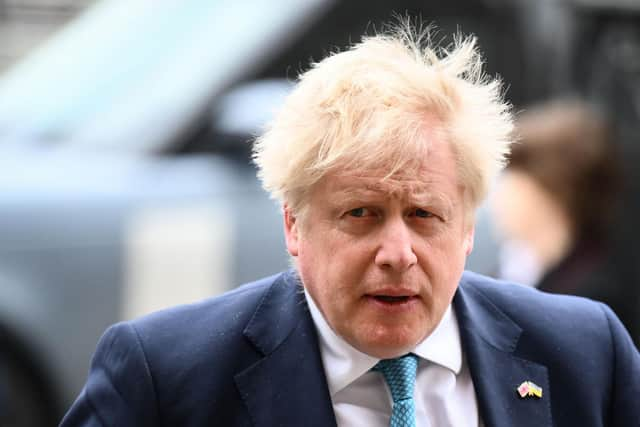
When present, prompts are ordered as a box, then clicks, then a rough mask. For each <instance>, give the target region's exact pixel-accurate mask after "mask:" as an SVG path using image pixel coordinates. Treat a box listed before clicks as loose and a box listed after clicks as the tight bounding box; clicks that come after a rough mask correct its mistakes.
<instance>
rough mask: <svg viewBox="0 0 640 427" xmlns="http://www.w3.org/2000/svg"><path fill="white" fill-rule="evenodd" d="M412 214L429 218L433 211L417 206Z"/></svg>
mask: <svg viewBox="0 0 640 427" xmlns="http://www.w3.org/2000/svg"><path fill="white" fill-rule="evenodd" d="M414 215H415V216H417V217H418V218H431V217H433V216H435V215H434V214H433V213H431V212H429V211H427V210H424V209H420V208H417V209H416V210H415V212H414Z"/></svg>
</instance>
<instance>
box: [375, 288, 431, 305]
mask: <svg viewBox="0 0 640 427" xmlns="http://www.w3.org/2000/svg"><path fill="white" fill-rule="evenodd" d="M365 297H366V298H367V299H368V300H369V301H371V302H372V303H374V304H375V305H377V306H379V307H387V308H393V307H396V308H400V307H408V306H410V305H412V303H414V302H417V300H418V299H419V298H420V296H419V295H418V294H416V293H414V292H412V291H410V290H408V289H381V290H379V291H376V292H375V293H370V294H367V295H366V296H365Z"/></svg>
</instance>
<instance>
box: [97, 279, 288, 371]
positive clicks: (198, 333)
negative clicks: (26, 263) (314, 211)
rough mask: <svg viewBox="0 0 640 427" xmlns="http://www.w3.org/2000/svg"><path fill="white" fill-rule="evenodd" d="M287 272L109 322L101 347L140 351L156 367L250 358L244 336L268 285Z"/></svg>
mask: <svg viewBox="0 0 640 427" xmlns="http://www.w3.org/2000/svg"><path fill="white" fill-rule="evenodd" d="M284 274H285V273H280V274H277V275H274V276H270V277H266V278H263V279H260V280H258V281H255V282H251V283H248V284H245V285H242V286H240V287H238V288H236V289H234V290H232V291H229V292H227V293H225V294H222V295H220V296H217V297H212V298H208V299H205V300H202V301H199V302H195V303H192V304H184V305H178V306H175V307H171V308H168V309H164V310H160V311H157V312H154V313H151V314H148V315H146V316H143V317H140V318H137V319H133V320H130V321H125V322H120V323H118V324H115V325H113V326H111V327H110V328H109V329H108V330H107V331H106V332H105V334H104V335H103V337H102V338H101V342H100V344H99V350H100V349H109V351H110V352H127V353H131V352H132V349H135V352H136V353H139V355H140V356H141V357H142V358H143V359H144V360H145V363H146V364H149V365H150V368H152V369H153V370H154V371H156V372H160V373H163V372H165V371H167V372H168V371H171V370H172V369H173V366H174V365H176V364H188V365H198V364H203V365H204V364H210V363H212V362H213V363H215V362H219V363H222V362H223V361H224V360H226V359H230V358H231V357H239V356H240V357H239V359H238V361H240V359H242V357H241V356H242V355H247V357H251V356H252V355H253V354H254V351H253V349H252V347H251V346H250V345H249V344H248V343H247V341H246V339H245V338H244V336H243V331H244V328H245V327H246V325H247V324H248V323H249V322H250V320H251V318H252V316H253V315H254V313H255V312H256V310H257V308H258V307H259V306H260V303H261V301H262V300H263V299H264V298H265V295H267V294H268V293H269V289H270V288H271V287H272V286H273V285H274V284H275V283H276V282H278V280H279V279H280V278H281V277H283V275H284Z"/></svg>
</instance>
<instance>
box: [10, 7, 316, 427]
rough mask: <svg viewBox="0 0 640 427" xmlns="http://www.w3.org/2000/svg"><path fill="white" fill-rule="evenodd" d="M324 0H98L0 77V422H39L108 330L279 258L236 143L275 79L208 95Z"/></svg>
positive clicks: (268, 102)
mask: <svg viewBox="0 0 640 427" xmlns="http://www.w3.org/2000/svg"><path fill="white" fill-rule="evenodd" d="M325 3H326V2H324V1H308V0H303V1H295V2H293V3H292V2H286V4H284V2H280V3H278V2H275V3H274V2H271V1H268V0H267V1H260V0H256V1H252V2H251V7H250V8H247V7H246V5H240V4H238V3H237V2H236V3H233V2H231V3H229V2H211V1H208V0H202V1H189V2H182V1H169V2H161V3H158V2H148V1H130V0H126V1H121V0H113V1H104V2H99V3H97V4H96V6H95V7H93V8H91V9H89V10H88V11H87V12H86V13H84V14H83V15H82V16H80V17H79V18H78V19H77V20H75V21H74V22H72V23H71V24H70V25H69V26H68V27H66V28H64V29H63V30H62V31H61V32H60V33H59V34H58V35H56V36H55V37H54V38H53V39H52V40H51V41H49V42H48V43H46V44H45V45H44V46H43V47H42V48H41V49H40V50H39V51H36V52H35V53H34V54H33V55H31V56H29V57H28V58H27V59H26V60H25V61H24V62H22V63H20V64H18V65H17V66H16V67H14V68H12V69H11V70H9V72H8V73H7V74H6V75H4V76H2V78H1V79H0V170H1V171H2V175H1V177H0V212H2V213H1V214H0V235H1V236H2V238H1V239H0V353H1V354H2V356H3V357H2V360H3V361H4V362H5V363H4V366H3V367H4V368H5V369H2V371H1V372H2V373H3V374H4V375H2V374H0V375H1V377H0V385H2V386H4V387H0V390H2V391H3V392H4V391H6V393H2V394H1V396H2V397H3V401H2V403H3V405H2V409H3V413H2V416H3V417H5V418H2V422H0V424H2V425H3V426H48V425H55V424H56V423H57V421H58V419H59V418H60V417H61V415H62V412H63V411H64V410H65V409H66V408H67V407H68V406H69V405H70V404H71V402H72V400H73V399H74V398H75V396H76V395H77V394H78V392H79V391H80V388H81V386H82V384H83V383H84V381H85V378H86V372H87V370H88V364H89V361H90V358H91V354H92V353H93V351H94V348H95V344H96V342H97V339H98V338H99V336H100V334H101V333H102V332H103V331H104V329H105V328H106V327H107V326H108V325H109V324H112V323H114V322H117V321H119V320H122V319H129V318H132V317H134V316H138V315H141V314H144V313H147V312H149V311H152V310H156V309H159V308H162V307H166V306H168V305H173V304H177V303H182V302H189V301H193V300H197V299H200V298H203V297H206V296H210V295H215V294H217V293H221V292H223V291H225V290H228V289H230V288H231V287H232V286H234V285H237V284H240V283H243V282H247V281H250V280H252V279H255V278H258V277H261V276H264V275H267V274H270V273H273V272H275V271H278V270H282V269H284V268H286V267H287V265H288V259H287V255H286V251H285V248H284V239H283V237H282V231H281V228H282V225H281V220H280V213H279V211H278V207H277V206H276V204H275V203H274V202H273V201H271V200H269V199H268V196H267V195H266V193H264V191H263V190H262V189H261V187H260V185H259V183H258V181H257V179H256V177H255V170H254V168H253V167H252V165H251V163H250V161H249V155H248V154H249V147H250V145H249V142H248V141H249V139H250V137H251V136H252V134H254V133H257V132H258V131H259V128H260V126H261V125H262V124H263V123H264V121H265V120H266V118H267V117H268V116H269V113H270V110H271V109H273V108H275V107H276V106H277V104H278V100H279V99H280V98H281V97H282V96H283V95H284V94H285V93H286V91H287V90H288V87H289V83H287V82H286V81H284V80H278V81H274V80H266V81H258V82H253V83H248V82H245V83H244V84H242V85H240V86H238V87H236V88H235V89H234V90H233V91H229V92H226V93H224V94H223V92H224V91H225V90H226V89H228V88H229V86H230V85H231V84H232V83H235V82H237V81H238V80H240V79H241V78H242V77H245V76H246V74H245V73H250V72H251V70H252V69H254V68H255V67H257V66H258V65H260V64H261V63H262V62H263V61H265V60H267V59H268V58H269V57H270V56H271V55H274V54H275V52H278V51H279V50H280V49H282V48H283V47H284V46H286V41H287V38H286V36H288V35H291V34H295V33H296V31H298V30H299V28H301V26H304V25H306V24H307V23H308V22H309V20H310V19H313V17H314V16H315V15H316V14H317V13H318V12H319V10H320V9H321V8H322V7H323V5H324V4H325ZM212 23H215V25H212ZM239 105H241V108H239ZM202 121H207V122H209V123H210V129H213V130H215V135H213V133H212V132H209V133H208V134H207V137H206V138H203V137H202V135H199V134H198V132H197V130H195V129H193V124H194V123H196V122H198V123H199V122H202ZM214 136H215V137H214ZM203 139H206V141H205V144H207V145H209V146H210V147H208V149H207V151H208V153H192V152H189V151H192V150H188V149H185V148H184V147H185V146H188V145H189V144H191V143H192V142H193V141H195V140H199V141H202V140H203ZM4 409H6V411H4Z"/></svg>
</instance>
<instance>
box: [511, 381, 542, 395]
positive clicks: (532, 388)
mask: <svg viewBox="0 0 640 427" xmlns="http://www.w3.org/2000/svg"><path fill="white" fill-rule="evenodd" d="M517 390H518V394H519V395H520V397H521V398H523V399H524V398H525V397H537V398H538V399H541V398H542V387H540V386H538V385H536V384H534V383H532V382H531V381H524V382H523V383H522V384H520V385H519V386H518V389H517Z"/></svg>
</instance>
